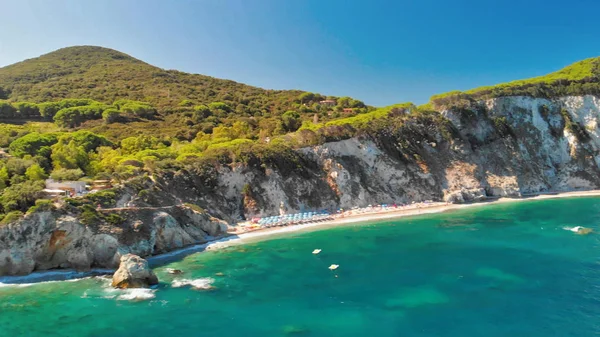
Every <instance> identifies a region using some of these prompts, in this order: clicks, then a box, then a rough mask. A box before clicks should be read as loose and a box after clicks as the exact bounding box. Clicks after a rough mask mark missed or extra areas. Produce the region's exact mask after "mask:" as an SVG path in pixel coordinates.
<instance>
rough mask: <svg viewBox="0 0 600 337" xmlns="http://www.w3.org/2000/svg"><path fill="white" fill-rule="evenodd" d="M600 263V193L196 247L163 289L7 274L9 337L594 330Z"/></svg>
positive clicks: (1, 330) (1, 314)
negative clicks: (21, 280) (27, 279)
mask: <svg viewBox="0 0 600 337" xmlns="http://www.w3.org/2000/svg"><path fill="white" fill-rule="evenodd" d="M574 226H585V227H589V228H593V229H594V231H595V232H593V233H591V234H589V235H578V234H576V233H574V232H572V231H569V230H567V229H565V228H572V227H574ZM315 248H320V249H322V252H321V253H320V254H318V255H313V254H312V251H313V249H315ZM599 261H600V198H570V199H557V200H541V201H527V202H518V203H506V204H496V205H488V206H485V207H472V208H466V209H462V210H458V211H454V212H449V213H442V214H433V215H423V216H417V217H410V218H402V219H398V220H386V221H383V222H378V223H365V224H356V225H346V226H342V227H336V228H332V229H327V230H322V231H314V232H305V233H293V234H286V235H285V236H281V237H279V238H275V239H272V240H268V241H262V242H256V243H251V244H248V245H244V246H236V247H230V248H226V249H223V250H219V251H209V252H204V253H198V254H194V255H190V256H188V257H186V258H185V259H183V260H181V261H178V262H175V263H171V264H169V265H167V266H161V267H159V268H157V269H156V272H157V274H158V276H159V278H160V279H161V284H160V286H159V287H158V288H157V289H154V290H151V291H117V290H111V289H110V288H109V287H108V284H109V281H108V280H107V279H104V278H88V279H82V280H76V281H69V282H65V281H62V282H46V283H40V284H33V285H19V286H15V285H10V286H8V285H4V286H1V287H0V336H171V337H174V336H248V337H251V336H450V337H451V336H488V337H494V336H498V337H506V336H511V337H517V336H527V337H537V336H540V337H541V336H543V337H549V336H561V337H565V336H593V335H598V334H600V264H599V263H598V262H599ZM331 264H338V265H339V266H340V267H339V268H338V269H337V270H334V271H331V270H329V269H328V267H329V266H330V265H331ZM166 268H177V269H182V270H183V271H184V274H183V275H177V276H173V275H170V274H168V273H166V270H165V269H166ZM212 280H214V281H212ZM211 282H212V284H211ZM189 283H193V284H195V285H196V286H200V287H201V288H202V287H203V288H209V287H211V286H212V287H214V288H212V289H195V288H194V287H193V286H192V285H189Z"/></svg>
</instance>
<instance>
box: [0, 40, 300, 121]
mask: <svg viewBox="0 0 600 337" xmlns="http://www.w3.org/2000/svg"><path fill="white" fill-rule="evenodd" d="M0 88H2V89H3V91H4V92H7V95H5V96H6V97H5V98H8V99H9V100H11V101H28V102H34V103H41V102H47V101H56V100H60V99H63V98H86V99H92V100H96V101H99V102H102V103H107V104H110V103H112V102H114V101H117V100H119V99H128V100H134V101H144V102H148V103H150V104H152V105H153V106H155V107H156V108H158V109H159V111H165V112H171V111H175V112H176V111H178V109H179V110H181V109H180V108H181V107H185V106H186V105H198V104H206V105H208V104H210V103H212V102H224V103H226V104H227V105H228V106H230V107H231V108H232V109H233V110H235V111H236V112H237V113H239V114H248V115H255V114H260V113H277V112H280V113H283V112H285V111H286V110H291V109H293V108H294V106H293V104H292V103H293V102H294V100H296V99H297V98H298V96H299V95H300V94H302V91H299V90H265V89H261V88H257V87H253V86H249V85H245V84H241V83H237V82H234V81H229V80H223V79H217V78H213V77H210V76H204V75H197V74H188V73H184V72H180V71H176V70H164V69H161V68H158V67H155V66H152V65H150V64H147V63H145V62H142V61H140V60H138V59H135V58H133V57H131V56H129V55H127V54H124V53H121V52H118V51H115V50H112V49H108V48H102V47H94V46H78V47H69V48H63V49H59V50H57V51H54V52H51V53H49V54H46V55H42V56H40V57H37V58H33V59H29V60H25V61H22V62H19V63H16V64H13V65H9V66H6V67H3V68H0ZM0 98H2V97H0Z"/></svg>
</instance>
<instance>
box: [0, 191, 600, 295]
mask: <svg viewBox="0 0 600 337" xmlns="http://www.w3.org/2000/svg"><path fill="white" fill-rule="evenodd" d="M592 196H600V190H589V191H569V192H547V193H537V194H533V195H524V196H522V197H519V198H507V197H500V198H488V199H486V200H481V201H475V202H472V203H468V204H445V203H441V202H433V203H431V204H425V205H423V204H418V205H417V206H415V207H412V205H411V206H408V207H406V208H401V209H396V208H390V209H387V210H383V211H381V210H380V211H374V212H366V213H361V214H348V215H345V216H338V217H336V218H334V219H331V220H325V221H319V222H312V223H306V224H299V225H290V226H283V227H274V228H264V229H258V230H254V231H249V232H244V233H239V234H235V233H233V234H232V235H230V236H226V237H222V238H219V239H216V240H213V241H209V242H206V243H202V244H196V245H192V246H188V247H185V248H181V249H177V250H174V251H171V252H168V253H164V254H160V255H154V256H148V257H146V258H145V259H146V260H147V261H148V262H149V263H150V266H151V267H152V268H156V267H159V266H162V265H165V264H167V263H171V262H175V261H178V260H180V259H181V258H184V257H186V256H188V255H191V254H195V253H198V252H203V251H211V250H217V249H222V248H227V247H231V246H237V245H243V244H247V243H253V242H259V241H264V240H269V239H274V238H277V237H280V236H284V235H285V234H287V233H295V232H308V231H317V230H323V229H328V228H333V227H340V226H344V225H348V224H356V223H364V222H370V221H377V220H389V219H400V218H404V217H409V216H419V215H425V214H435V213H443V212H448V211H454V210H458V209H464V208H471V207H481V206H486V205H495V204H502V203H511V202H524V201H534V200H547V199H560V198H574V197H592ZM113 272H114V270H111V269H93V270H91V271H88V272H81V271H76V270H72V269H52V270H45V271H34V272H33V273H31V274H28V275H20V276H0V288H1V287H3V286H9V285H14V286H19V285H20V286H24V285H27V284H35V283H44V282H54V281H69V280H74V279H81V278H85V277H90V276H97V275H106V274H111V273H113Z"/></svg>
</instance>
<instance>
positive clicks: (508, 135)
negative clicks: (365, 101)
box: [0, 96, 600, 275]
mask: <svg viewBox="0 0 600 337" xmlns="http://www.w3.org/2000/svg"><path fill="white" fill-rule="evenodd" d="M441 114H442V115H443V116H444V118H443V119H442V120H443V122H444V123H446V124H445V125H446V127H444V128H443V127H441V126H440V123H437V124H436V123H433V122H431V121H430V120H428V119H426V118H423V119H419V118H416V119H415V120H414V121H411V122H408V123H406V125H404V126H403V127H402V128H401V129H398V130H390V131H389V132H384V133H380V134H378V135H365V136H362V137H357V138H351V139H347V140H343V141H338V142H330V143H326V144H324V145H321V146H316V147H311V148H303V149H300V150H298V151H296V153H295V154H294V156H293V157H292V158H289V160H287V161H285V162H283V163H277V164H276V165H264V164H263V165H241V164H238V165H232V166H220V167H214V168H208V169H207V168H203V169H202V170H200V169H197V170H195V169H189V170H181V171H178V172H170V173H168V174H166V175H162V176H154V177H151V179H147V180H146V181H145V182H144V183H143V184H142V185H143V186H138V187H136V188H131V187H128V188H125V189H124V191H125V192H124V193H123V195H122V196H121V197H120V200H119V202H118V204H119V203H120V204H123V203H124V202H128V201H131V203H132V204H134V205H137V206H141V207H142V208H139V209H131V210H129V211H127V212H129V213H128V214H125V218H126V219H127V220H126V221H125V222H124V223H123V224H121V225H119V226H107V227H106V228H90V227H88V226H84V225H82V224H81V223H79V222H78V221H77V220H76V219H75V218H73V217H71V216H69V215H60V212H53V213H38V214H33V215H30V216H28V217H27V218H25V219H24V220H22V221H20V222H18V223H14V224H11V225H9V226H7V227H3V228H0V275H4V274H23V273H28V272H31V271H32V270H34V269H35V270H39V269H49V268H67V267H72V268H78V269H85V268H90V267H93V266H106V267H115V266H116V265H117V263H118V258H119V256H120V255H122V254H124V253H134V254H137V255H140V256H148V255H152V254H156V253H160V252H166V251H169V250H173V249H176V248H179V247H183V246H185V245H189V244H192V243H197V242H204V241H206V240H207V239H209V237H210V236H218V235H222V234H223V233H224V232H225V225H224V224H223V223H221V222H219V221H218V220H216V219H214V218H211V217H209V216H208V215H206V214H201V213H197V212H193V211H191V210H190V209H187V208H185V207H175V206H174V205H182V204H183V203H191V204H194V205H197V206H200V207H202V208H204V209H205V210H206V211H207V212H208V214H210V215H212V216H215V217H218V218H220V219H223V220H225V221H227V222H229V223H235V222H236V221H239V220H241V219H244V218H250V217H254V216H265V215H274V214H279V212H280V211H284V212H296V211H301V210H309V209H323V208H325V209H330V210H334V209H337V208H339V207H342V208H349V207H352V206H366V205H368V204H377V203H394V202H395V203H406V202H411V201H424V200H429V199H431V200H446V201H449V202H465V201H472V200H478V199H482V198H485V197H488V196H515V197H516V196H520V195H522V194H527V193H535V192H543V191H566V190H573V189H596V188H598V187H599V186H600V169H599V164H600V152H599V149H600V131H599V129H598V119H599V118H600V99H598V98H596V97H594V96H576V97H563V98H559V99H553V100H548V99H536V98H530V97H504V98H496V99H490V100H487V101H482V102H474V103H472V104H470V105H469V106H468V107H462V108H453V109H447V110H443V111H441ZM448 130H450V131H448ZM207 170H208V172H207ZM116 206H120V205H116ZM145 207H147V208H145ZM161 207H162V208H161ZM107 212H110V210H108V211H107Z"/></svg>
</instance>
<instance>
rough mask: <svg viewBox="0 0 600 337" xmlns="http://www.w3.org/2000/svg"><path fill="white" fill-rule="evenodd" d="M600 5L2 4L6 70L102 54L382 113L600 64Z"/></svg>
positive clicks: (355, 0) (415, 1)
mask: <svg viewBox="0 0 600 337" xmlns="http://www.w3.org/2000/svg"><path fill="white" fill-rule="evenodd" d="M599 10H600V1H598V0H570V1H555V0H518V1H517V0H452V1H450V0H396V1H383V0H369V1H366V0H364V1H363V0H360V1H359V0H172V1H164V0H140V1H132V0H97V1H92V0H90V1H88V0H70V1H67V0H52V1H47V0H14V1H12V0H11V1H9V0H0V12H2V15H0V66H5V65H8V64H11V63H15V62H18V61H21V60H23V59H26V58H31V57H36V56H39V55H41V54H44V53H47V52H50V51H53V50H55V49H58V48H61V47H67V46H72V45H99V46H104V47H109V48H113V49H117V50H119V51H122V52H125V53H127V54H130V55H132V56H134V57H136V58H138V59H141V60H143V61H146V62H148V63H150V64H153V65H156V66H159V67H161V68H166V69H177V70H181V71H185V72H192V73H200V74H206V75H210V76H214V77H220V78H227V79H232V80H235V81H238V82H243V83H247V84H251V85H255V86H260V87H264V88H272V89H302V90H307V91H313V92H319V93H322V94H329V95H338V96H346V95H347V96H352V97H355V98H358V99H362V100H364V101H365V102H366V103H368V104H371V105H376V106H381V105H388V104H393V103H398V102H405V101H412V102H415V103H424V102H426V101H427V100H428V98H429V96H431V95H432V94H436V93H441V92H445V91H450V90H466V89H469V88H473V87H477V86H481V85H491V84H495V83H499V82H506V81H510V80H514V79H521V78H527V77H532V76H537V75H543V74H546V73H548V72H551V71H554V70H558V69H560V68H562V67H563V66H566V65H568V64H570V63H572V62H575V61H578V60H581V59H584V58H588V57H594V56H600V24H599V23H598V19H597V14H598V12H599Z"/></svg>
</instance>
